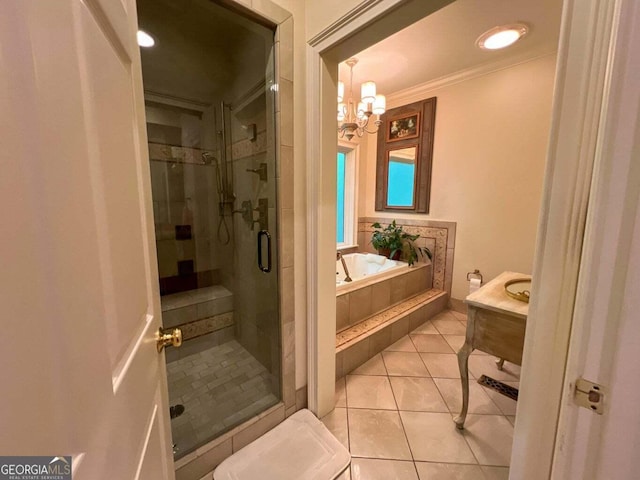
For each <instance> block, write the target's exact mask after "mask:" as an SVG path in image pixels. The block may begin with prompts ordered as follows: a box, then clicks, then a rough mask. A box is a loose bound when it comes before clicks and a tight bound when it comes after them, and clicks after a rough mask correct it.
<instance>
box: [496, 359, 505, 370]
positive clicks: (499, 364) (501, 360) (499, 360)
mask: <svg viewBox="0 0 640 480" xmlns="http://www.w3.org/2000/svg"><path fill="white" fill-rule="evenodd" d="M496 366H497V367H498V370H502V368H503V367H504V358H499V359H497V360H496Z"/></svg>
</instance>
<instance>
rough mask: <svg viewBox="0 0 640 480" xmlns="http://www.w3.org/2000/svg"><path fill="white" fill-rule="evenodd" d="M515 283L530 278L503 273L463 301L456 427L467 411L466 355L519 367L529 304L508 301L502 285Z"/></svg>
mask: <svg viewBox="0 0 640 480" xmlns="http://www.w3.org/2000/svg"><path fill="white" fill-rule="evenodd" d="M515 279H531V275H524V274H522V273H515V272H503V273H501V274H500V275H498V276H497V277H496V278H494V279H493V280H491V281H490V282H489V283H487V284H485V285H483V286H482V287H480V288H479V289H478V290H476V291H475V292H473V293H471V294H470V295H469V296H467V298H466V299H465V303H466V304H467V333H466V338H465V342H464V345H463V346H462V348H461V349H460V351H459V352H458V365H459V367H460V378H461V380H462V411H461V412H460V415H459V416H458V417H457V418H456V419H455V420H454V421H455V423H456V427H458V428H459V429H462V428H464V421H465V419H466V417H467V410H468V408H469V367H468V364H469V355H470V354H471V352H473V350H475V349H478V350H482V351H483V352H486V353H488V354H490V355H494V356H496V357H498V358H500V360H499V361H498V362H496V363H497V368H499V369H502V363H503V362H504V361H505V360H506V361H508V362H511V363H515V364H516V365H521V364H522V348H523V346H524V333H525V327H526V323H527V314H528V312H529V304H528V303H526V302H522V301H519V300H515V299H513V298H511V297H509V296H508V295H507V294H506V293H505V287H504V285H505V283H506V282H508V281H511V280H515Z"/></svg>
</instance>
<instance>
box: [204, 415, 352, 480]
mask: <svg viewBox="0 0 640 480" xmlns="http://www.w3.org/2000/svg"><path fill="white" fill-rule="evenodd" d="M350 462H351V455H349V451H348V450H347V449H346V448H345V447H344V446H343V445H342V444H341V443H340V442H339V441H338V440H337V439H336V438H335V437H334V436H333V435H332V434H331V432H329V430H327V428H326V427H325V426H324V425H323V424H322V422H321V421H320V420H318V419H317V418H316V417H315V416H314V415H313V413H311V412H310V411H309V410H306V409H304V410H299V411H298V412H296V413H294V414H293V415H291V416H290V417H289V418H287V419H286V420H285V421H284V422H282V423H281V424H279V425H278V426H276V427H275V428H274V429H273V430H270V431H269V432H267V433H265V434H264V435H263V436H262V437H260V438H258V439H257V440H255V441H254V442H253V443H250V444H249V445H247V446H246V447H244V448H243V449H241V450H239V451H238V452H236V453H234V454H233V455H232V456H231V457H229V458H227V459H226V460H225V461H224V462H222V463H221V464H220V465H219V466H218V468H216V470H215V471H214V472H213V478H214V480H257V479H260V480H302V479H305V480H333V479H335V478H337V477H338V476H339V475H340V474H341V473H342V472H343V471H344V470H345V469H346V468H347V467H348V466H349V463H350Z"/></svg>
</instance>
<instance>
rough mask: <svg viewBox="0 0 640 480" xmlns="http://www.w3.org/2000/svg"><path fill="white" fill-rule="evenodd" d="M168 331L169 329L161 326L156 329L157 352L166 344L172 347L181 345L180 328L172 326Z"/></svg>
mask: <svg viewBox="0 0 640 480" xmlns="http://www.w3.org/2000/svg"><path fill="white" fill-rule="evenodd" d="M168 332H169V330H163V329H162V327H160V328H159V329H158V336H157V338H156V344H157V346H158V353H160V352H161V351H162V349H163V348H164V347H166V346H167V345H172V346H174V347H179V346H180V345H182V330H180V329H179V328H174V329H173V330H171V331H170V332H169V333H168Z"/></svg>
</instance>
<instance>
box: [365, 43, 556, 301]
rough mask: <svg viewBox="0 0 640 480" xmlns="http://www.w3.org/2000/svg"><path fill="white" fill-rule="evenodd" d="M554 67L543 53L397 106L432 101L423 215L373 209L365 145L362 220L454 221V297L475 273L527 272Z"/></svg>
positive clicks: (372, 150) (372, 161)
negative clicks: (432, 129) (434, 108)
mask: <svg viewBox="0 0 640 480" xmlns="http://www.w3.org/2000/svg"><path fill="white" fill-rule="evenodd" d="M555 62H556V56H555V55H549V56H546V57H543V58H540V59H537V60H533V61H530V62H527V63H524V64H521V65H517V66H514V67H511V68H508V69H504V70H500V71H497V72H494V73H490V74H487V75H484V76H481V77H477V78H472V79H470V80H467V81H464V82H461V83H457V84H455V85H450V86H445V87H442V88H439V89H437V90H433V91H430V92H428V94H426V95H424V94H422V93H421V94H420V95H419V96H416V97H415V98H412V99H408V100H407V101H403V103H410V102H413V101H417V100H420V99H424V98H429V97H432V96H437V97H438V104H437V112H436V126H435V141H434V154H433V175H432V186H431V208H430V213H429V214H428V215H415V214H414V215H411V214H393V213H388V212H376V211H375V207H374V195H375V165H376V158H375V155H376V145H375V141H376V139H375V137H374V136H372V137H371V138H369V140H368V143H369V148H368V151H369V155H368V156H367V158H366V161H365V162H362V164H361V170H360V173H361V175H365V176H366V181H365V188H364V189H363V188H361V190H360V192H359V193H360V198H361V202H364V205H365V208H364V210H365V212H366V215H367V216H377V217H380V216H385V217H391V218H399V219H402V218H414V219H418V218H429V219H438V220H447V221H453V222H457V233H456V245H455V262H454V270H453V289H452V297H453V298H457V299H464V297H465V296H466V295H467V294H468V283H467V281H466V273H467V272H469V271H472V270H474V269H475V268H478V269H480V271H481V272H482V273H483V274H484V279H485V281H488V280H490V279H492V278H493V277H495V276H497V275H498V274H499V273H500V272H502V271H504V270H512V271H518V272H522V273H531V269H532V264H533V252H534V246H535V240H536V228H537V221H538V213H539V207H540V199H541V193H542V181H543V171H544V163H545V157H546V148H547V142H548V134H549V129H550V122H551V101H552V94H553V80H554V76H555ZM391 106H397V105H391Z"/></svg>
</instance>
